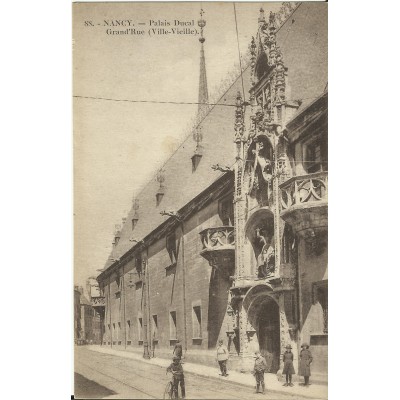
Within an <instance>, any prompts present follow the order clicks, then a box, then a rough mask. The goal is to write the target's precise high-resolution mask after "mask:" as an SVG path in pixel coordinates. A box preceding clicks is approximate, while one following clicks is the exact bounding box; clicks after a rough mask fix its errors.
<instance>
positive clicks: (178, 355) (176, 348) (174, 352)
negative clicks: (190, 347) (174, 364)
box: [172, 339, 182, 361]
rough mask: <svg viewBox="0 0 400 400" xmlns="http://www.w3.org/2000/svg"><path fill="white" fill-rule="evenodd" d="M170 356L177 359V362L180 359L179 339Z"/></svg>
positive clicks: (180, 345) (180, 346)
mask: <svg viewBox="0 0 400 400" xmlns="http://www.w3.org/2000/svg"><path fill="white" fill-rule="evenodd" d="M172 355H173V356H176V357H178V358H179V361H180V360H181V358H182V344H181V342H180V340H179V339H178V340H177V341H176V343H175V347H174V351H173V353H172Z"/></svg>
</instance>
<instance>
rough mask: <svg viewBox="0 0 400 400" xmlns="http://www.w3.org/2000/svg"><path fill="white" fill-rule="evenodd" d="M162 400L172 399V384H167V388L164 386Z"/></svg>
mask: <svg viewBox="0 0 400 400" xmlns="http://www.w3.org/2000/svg"><path fill="white" fill-rule="evenodd" d="M163 399H164V400H165V399H172V383H171V382H168V383H167V386H165V390H164V397H163Z"/></svg>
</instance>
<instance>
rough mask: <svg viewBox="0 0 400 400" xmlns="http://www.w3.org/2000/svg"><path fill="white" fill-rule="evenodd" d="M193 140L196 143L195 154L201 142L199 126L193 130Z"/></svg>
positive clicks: (201, 135) (201, 136)
mask: <svg viewBox="0 0 400 400" xmlns="http://www.w3.org/2000/svg"><path fill="white" fill-rule="evenodd" d="M193 140H194V141H195V142H196V152H197V151H198V149H199V146H200V143H201V142H202V141H203V134H202V132H201V126H199V127H198V128H197V129H195V130H194V132H193Z"/></svg>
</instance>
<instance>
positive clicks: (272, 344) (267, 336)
mask: <svg viewBox="0 0 400 400" xmlns="http://www.w3.org/2000/svg"><path fill="white" fill-rule="evenodd" d="M256 318H257V325H256V326H257V336H258V343H259V345H260V351H261V354H262V355H263V356H264V357H265V360H266V361H267V366H268V372H272V373H276V372H277V371H278V370H279V362H280V330H279V307H278V305H277V304H276V302H275V301H274V300H272V299H271V298H268V297H267V298H265V299H264V300H263V301H262V303H261V304H260V305H259V307H258V312H257V314H256Z"/></svg>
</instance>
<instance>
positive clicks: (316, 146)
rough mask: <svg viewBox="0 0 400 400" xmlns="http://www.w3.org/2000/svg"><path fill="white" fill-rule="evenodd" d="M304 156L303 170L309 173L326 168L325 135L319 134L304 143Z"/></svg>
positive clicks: (326, 150)
mask: <svg viewBox="0 0 400 400" xmlns="http://www.w3.org/2000/svg"><path fill="white" fill-rule="evenodd" d="M304 158H305V160H304V164H305V170H306V171H307V172H308V173H309V174H312V173H314V172H320V171H327V170H328V140H327V137H326V135H324V134H321V135H320V136H319V137H318V138H317V139H315V140H313V141H310V142H309V143H307V144H306V151H305V154H304Z"/></svg>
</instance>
